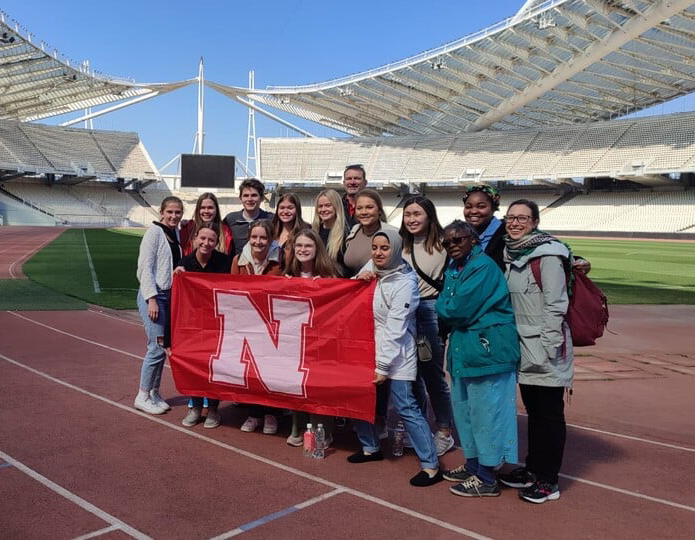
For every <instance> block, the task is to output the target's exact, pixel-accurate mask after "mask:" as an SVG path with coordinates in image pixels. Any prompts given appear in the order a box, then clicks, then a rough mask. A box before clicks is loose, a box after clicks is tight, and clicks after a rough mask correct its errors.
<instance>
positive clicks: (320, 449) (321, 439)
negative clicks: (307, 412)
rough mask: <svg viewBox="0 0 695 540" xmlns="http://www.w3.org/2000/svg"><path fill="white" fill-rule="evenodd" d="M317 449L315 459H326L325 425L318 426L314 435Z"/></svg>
mask: <svg viewBox="0 0 695 540" xmlns="http://www.w3.org/2000/svg"><path fill="white" fill-rule="evenodd" d="M314 439H315V443H316V448H315V449H314V458H316V459H323V458H325V457H326V430H325V429H323V424H319V425H318V426H316V432H315V433H314Z"/></svg>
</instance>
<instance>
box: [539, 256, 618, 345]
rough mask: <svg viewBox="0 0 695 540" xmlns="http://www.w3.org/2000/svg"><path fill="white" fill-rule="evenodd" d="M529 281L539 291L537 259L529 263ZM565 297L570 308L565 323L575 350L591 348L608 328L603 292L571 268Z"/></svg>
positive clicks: (540, 283)
mask: <svg viewBox="0 0 695 540" xmlns="http://www.w3.org/2000/svg"><path fill="white" fill-rule="evenodd" d="M531 272H533V279H535V280H536V283H537V284H538V286H539V287H540V289H541V291H542V290H543V283H542V282H541V259H540V257H537V258H535V259H531ZM567 294H568V295H569V297H570V305H569V308H568V309H567V315H565V320H566V321H567V324H568V325H569V327H570V332H571V333H572V344H573V345H574V346H575V347H586V346H589V345H595V344H596V340H597V339H598V338H600V337H601V336H602V335H603V330H604V329H605V328H606V325H607V324H608V299H607V298H606V295H605V294H603V291H602V290H601V289H599V288H598V287H597V286H596V284H595V283H594V282H593V281H591V280H590V279H589V276H587V275H586V274H585V273H584V272H582V271H580V270H577V269H576V268H574V267H572V269H571V270H570V272H569V274H568V276H567Z"/></svg>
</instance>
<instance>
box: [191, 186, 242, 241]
mask: <svg viewBox="0 0 695 540" xmlns="http://www.w3.org/2000/svg"><path fill="white" fill-rule="evenodd" d="M209 223H211V224H214V225H215V227H216V228H217V230H218V231H219V238H218V241H217V246H216V248H215V249H216V250H217V251H219V252H220V253H227V254H229V253H234V240H233V237H232V231H231V229H230V228H229V225H227V224H226V223H225V222H223V221H222V218H221V217H220V205H219V203H218V202H217V197H216V196H215V194H214V193H203V194H202V195H201V196H200V197H198V201H197V202H196V204H195V211H194V212H193V219H190V220H181V227H180V229H181V231H180V234H181V248H182V249H183V254H184V255H190V254H191V253H193V250H195V248H196V244H195V237H196V234H197V231H198V229H199V228H200V227H201V226H202V225H203V224H209Z"/></svg>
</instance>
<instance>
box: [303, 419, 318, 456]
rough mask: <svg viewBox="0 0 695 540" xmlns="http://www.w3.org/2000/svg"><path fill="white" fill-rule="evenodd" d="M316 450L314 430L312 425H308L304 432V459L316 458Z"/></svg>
mask: <svg viewBox="0 0 695 540" xmlns="http://www.w3.org/2000/svg"><path fill="white" fill-rule="evenodd" d="M314 450H316V437H315V435H314V429H313V427H312V425H311V424H307V425H306V431H305V432H304V457H314Z"/></svg>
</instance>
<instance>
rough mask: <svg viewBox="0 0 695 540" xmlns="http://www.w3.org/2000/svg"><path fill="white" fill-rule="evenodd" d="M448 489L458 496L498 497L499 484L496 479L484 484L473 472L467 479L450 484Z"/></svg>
mask: <svg viewBox="0 0 695 540" xmlns="http://www.w3.org/2000/svg"><path fill="white" fill-rule="evenodd" d="M449 491H451V492H452V493H453V494H454V495H458V496H460V497H499V494H500V486H499V484H497V482H496V481H495V482H494V483H492V484H486V483H484V482H483V481H482V480H481V479H480V478H478V477H477V476H476V475H474V474H473V475H471V476H470V478H468V480H466V481H464V482H461V483H460V484H456V485H455V486H451V487H450V488H449Z"/></svg>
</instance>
